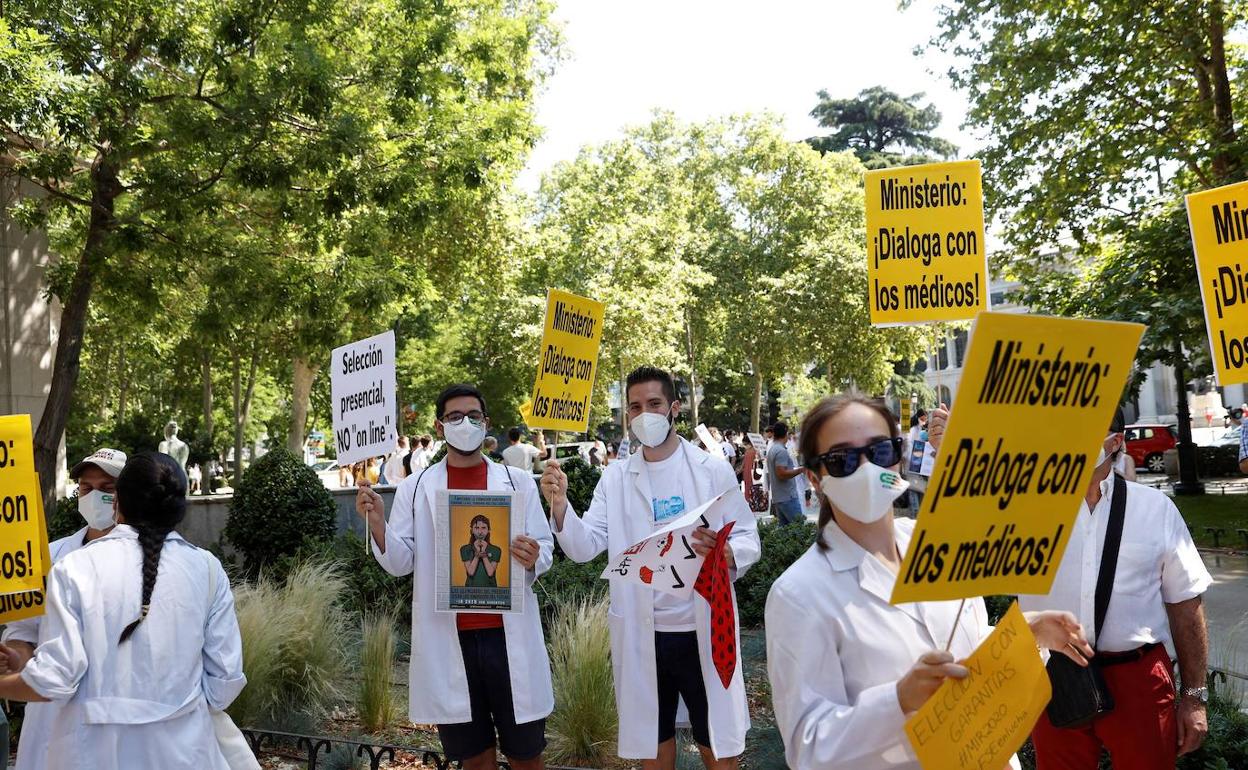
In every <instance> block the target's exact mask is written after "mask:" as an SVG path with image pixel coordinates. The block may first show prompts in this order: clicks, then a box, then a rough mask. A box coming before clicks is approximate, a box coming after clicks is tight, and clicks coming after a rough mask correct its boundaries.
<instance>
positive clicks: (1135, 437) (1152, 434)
mask: <svg viewBox="0 0 1248 770" xmlns="http://www.w3.org/2000/svg"><path fill="white" fill-rule="evenodd" d="M1178 443H1179V442H1178V441H1177V440H1175V437H1174V426H1172V425H1146V424H1140V425H1128V426H1127V454H1129V455H1131V459H1132V460H1135V467H1137V468H1139V469H1140V470H1147V471H1148V472H1149V473H1164V472H1165V470H1166V463H1165V459H1164V457H1163V455H1164V454H1165V451H1166V450H1167V449H1173V448H1174V447H1175V445H1177V444H1178Z"/></svg>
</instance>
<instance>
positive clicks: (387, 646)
mask: <svg viewBox="0 0 1248 770" xmlns="http://www.w3.org/2000/svg"><path fill="white" fill-rule="evenodd" d="M394 638H395V630H394V615H392V614H390V613H388V612H379V613H375V614H369V615H366V616H365V617H364V632H363V636H362V638H361V640H360V685H359V688H358V689H357V691H356V698H355V708H356V711H357V712H358V713H359V715H360V724H361V725H362V726H363V727H364V731H365V732H369V733H376V732H379V731H381V730H384V729H386V728H387V727H389V726H390V723H391V722H393V721H394V720H395V719H396V718H398V716H399V701H398V698H397V697H396V696H395V692H394V688H393V687H392V686H391V683H390V677H391V676H392V675H393V673H394V647H395V645H394Z"/></svg>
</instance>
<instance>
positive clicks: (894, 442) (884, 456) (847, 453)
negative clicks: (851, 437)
mask: <svg viewBox="0 0 1248 770" xmlns="http://www.w3.org/2000/svg"><path fill="white" fill-rule="evenodd" d="M863 457H866V458H867V461H868V462H870V463H872V464H874V465H879V466H880V467H882V468H888V467H891V466H893V465H896V464H897V463H899V462H901V437H900V436H898V437H896V438H886V439H883V440H882V441H876V442H874V443H872V444H867V445H866V446H852V447H839V448H837V449H833V450H830V451H827V452H824V453H823V454H821V455H819V456H818V457H813V458H811V460H810V461H809V462H808V463H807V464H806V465H807V467H808V468H810V469H811V470H812V471H817V470H818V469H819V466H820V465H822V466H823V468H824V470H826V471H827V472H828V475H829V476H833V477H835V478H844V477H846V476H848V475H850V474H852V473H853V472H854V471H856V470H858V466H859V465H860V464H861V462H862V458H863Z"/></svg>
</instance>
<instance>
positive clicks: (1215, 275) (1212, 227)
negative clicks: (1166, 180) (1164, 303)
mask: <svg viewBox="0 0 1248 770" xmlns="http://www.w3.org/2000/svg"><path fill="white" fill-rule="evenodd" d="M1187 221H1188V226H1189V227H1190V228H1191V231H1192V250H1193V251H1194V252H1195V254H1196V275H1197V276H1198V277H1199V282H1200V296H1201V299H1202V300H1203V301H1204V305H1205V328H1206V329H1207V330H1208V332H1209V351H1210V352H1211V353H1212V354H1213V371H1214V374H1215V375H1217V378H1218V384H1219V385H1234V384H1235V383H1240V382H1248V182H1240V183H1238V184H1233V185H1227V186H1226V187H1219V188H1217V189H1215V190H1206V191H1204V192H1199V193H1194V194H1192V195H1189V196H1187Z"/></svg>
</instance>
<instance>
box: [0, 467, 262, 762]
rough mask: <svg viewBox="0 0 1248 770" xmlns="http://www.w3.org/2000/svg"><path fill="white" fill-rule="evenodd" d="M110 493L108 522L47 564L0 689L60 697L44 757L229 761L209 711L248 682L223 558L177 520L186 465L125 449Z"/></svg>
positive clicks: (15, 695)
mask: <svg viewBox="0 0 1248 770" xmlns="http://www.w3.org/2000/svg"><path fill="white" fill-rule="evenodd" d="M114 504H115V506H116V512H117V525H116V527H114V528H113V530H112V531H111V532H109V533H108V534H106V535H104V536H103V537H100V538H98V539H95V540H92V541H91V542H90V543H88V544H87V545H85V546H83V547H81V548H78V549H76V550H74V551H73V552H72V553H68V554H65V555H64V556H62V557H61V559H60V560H59V561H58V562H57V563H56V565H55V566H54V567H53V569H52V571H51V572H49V573H48V577H47V607H48V612H47V615H45V616H44V618H43V620H42V626H41V628H40V632H39V646H38V647H37V648H36V649H35V654H34V656H33V657H32V658H30V659H29V660H28V661H23V660H22V656H21V655H20V654H19V653H18V652H17V651H16V650H14V649H11V648H7V647H6V648H4V650H3V652H4V659H5V663H6V666H7V667H8V668H9V669H10V672H12V671H15V670H16V669H18V668H20V672H18V673H6V674H4V675H3V676H0V697H3V698H7V699H10V700H25V701H35V702H46V701H52V702H54V703H55V704H56V705H55V708H56V709H57V711H56V718H55V720H54V721H53V724H52V726H51V730H50V733H49V735H48V737H47V744H46V750H47V758H46V766H47V767H50V768H93V769H98V770H113V769H114V768H115V769H116V770H136V768H137V769H139V770H157V768H159V769H160V770H204V769H207V770H230V765H229V763H227V761H226V758H225V755H224V754H223V753H222V750H221V744H220V743H219V742H218V738H217V733H216V731H215V729H214V718H213V716H212V714H211V710H222V709H225V708H226V707H227V706H229V705H230V703H232V702H233V700H234V698H235V697H237V695H238V694H239V693H240V692H241V691H242V689H243V686H244V685H245V684H246V681H247V680H246V678H245V677H244V676H243V651H242V640H241V638H240V635H239V631H238V620H237V618H236V616H235V614H234V595H233V593H232V592H231V590H230V580H229V578H228V577H227V576H226V574H225V570H224V569H222V567H221V562H219V561H218V560H217V558H216V557H215V556H213V555H212V554H211V553H209V552H207V551H203V550H200V549H199V548H196V547H195V546H193V545H191V544H190V543H188V542H186V541H185V540H183V539H182V537H181V535H179V534H178V533H177V532H175V531H174V527H176V526H177V525H178V523H179V522H181V521H182V518H183V517H184V516H185V515H186V475H185V474H184V473H183V471H182V468H181V466H180V465H179V464H178V463H177V461H176V460H174V459H173V458H172V457H170V456H168V455H164V454H159V453H156V452H145V453H143V454H140V455H137V456H135V457H132V458H130V459H129V460H128V461H127V462H126V465H125V467H124V468H123V469H122V471H121V474H120V475H119V476H118V477H117V482H116V497H115V499H114ZM96 523H97V524H98V523H101V522H96ZM88 526H89V527H90V525H88ZM253 759H254V758H253Z"/></svg>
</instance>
